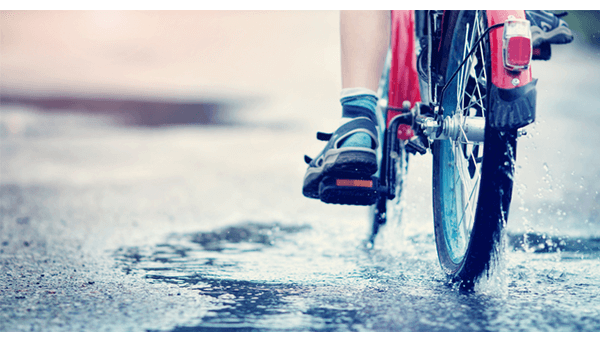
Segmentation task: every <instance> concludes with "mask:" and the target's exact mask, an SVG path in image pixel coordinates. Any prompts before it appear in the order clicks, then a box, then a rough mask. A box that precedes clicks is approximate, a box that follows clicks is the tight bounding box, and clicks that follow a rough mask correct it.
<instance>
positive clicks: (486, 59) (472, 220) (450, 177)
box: [433, 11, 516, 287]
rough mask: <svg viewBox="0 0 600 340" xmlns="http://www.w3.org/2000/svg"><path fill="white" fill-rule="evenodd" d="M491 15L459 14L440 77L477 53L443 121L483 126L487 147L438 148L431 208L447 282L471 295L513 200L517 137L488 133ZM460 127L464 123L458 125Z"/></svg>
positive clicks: (448, 96)
mask: <svg viewBox="0 0 600 340" xmlns="http://www.w3.org/2000/svg"><path fill="white" fill-rule="evenodd" d="M486 29H487V18H486V17H485V11H460V13H459V14H458V15H457V17H456V25H455V26H454V28H453V29H452V34H451V35H448V36H447V37H448V38H450V37H451V43H449V44H444V43H442V46H445V48H442V51H440V52H441V53H440V57H441V58H442V62H441V67H440V68H441V72H440V73H441V74H442V75H443V76H444V77H445V79H446V81H447V80H449V79H450V77H451V76H452V74H453V73H454V72H455V70H456V69H457V68H458V67H459V65H460V63H461V62H462V61H463V60H464V58H465V57H466V56H467V54H468V52H469V51H470V50H471V49H472V48H477V51H476V52H475V53H474V54H473V55H472V56H471V57H470V58H469V60H468V61H467V62H466V63H465V64H464V65H463V66H462V68H461V69H460V71H459V72H458V74H457V76H456V77H455V79H454V80H453V81H452V83H451V84H450V85H449V86H448V88H447V90H446V93H445V94H444V102H443V103H442V106H443V114H444V117H453V118H455V120H454V121H455V122H464V121H465V119H466V118H467V117H469V118H473V117H479V118H484V119H485V121H486V128H485V136H484V142H472V141H469V140H468V139H467V138H466V134H464V130H463V129H462V128H460V129H459V131H460V132H461V133H462V134H463V135H464V139H463V140H462V141H458V140H438V141H435V142H434V144H433V206H434V225H435V238H436V245H437V251H438V256H439V259H440V263H441V266H442V268H443V270H444V271H445V272H446V274H447V275H449V276H450V277H452V278H453V279H455V280H457V281H460V282H462V285H463V287H471V286H472V285H473V284H474V282H475V280H476V279H477V278H478V277H480V276H481V275H482V274H484V273H485V272H486V270H487V269H489V267H490V264H491V262H492V261H493V260H494V258H495V254H497V252H498V251H499V244H500V241H501V232H502V230H503V226H504V225H505V223H506V219H507V216H508V208H509V205H510V200H511V195H512V184H513V181H512V178H513V173H514V160H515V150H516V131H509V132H501V131H497V130H494V129H492V128H490V124H488V119H489V107H490V100H489V97H490V96H489V93H490V86H491V78H492V77H491V58H490V45H489V39H488V38H487V37H486V38H484V39H483V40H482V41H481V42H480V43H479V44H477V46H475V45H476V42H477V41H478V39H479V38H480V37H481V36H482V34H483V32H484V31H485V30H486ZM459 125H460V123H459Z"/></svg>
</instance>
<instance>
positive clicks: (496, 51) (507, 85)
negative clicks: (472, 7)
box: [486, 11, 532, 89]
mask: <svg viewBox="0 0 600 340" xmlns="http://www.w3.org/2000/svg"><path fill="white" fill-rule="evenodd" d="M486 14H487V19H488V27H491V26H492V25H495V24H500V23H503V22H504V21H506V19H508V17H509V16H510V15H512V16H514V17H515V18H516V19H525V11H486ZM503 32H504V30H503V29H502V28H499V29H495V30H493V31H491V32H490V49H491V55H492V83H494V85H496V86H497V87H499V88H502V89H514V88H515V87H521V86H523V85H526V84H528V83H530V82H531V80H532V75H531V66H530V67H529V69H527V70H525V71H521V72H511V71H508V70H507V69H505V68H504V61H503V60H502V58H503V57H502V34H503ZM515 78H517V79H518V80H519V81H518V83H517V86H515V85H513V79H515Z"/></svg>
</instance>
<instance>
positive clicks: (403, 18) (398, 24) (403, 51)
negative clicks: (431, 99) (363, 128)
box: [387, 11, 421, 125]
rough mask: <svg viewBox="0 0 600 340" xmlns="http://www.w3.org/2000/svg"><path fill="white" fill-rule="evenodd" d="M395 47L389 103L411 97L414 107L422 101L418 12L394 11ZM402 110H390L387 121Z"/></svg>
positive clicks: (393, 30) (391, 104)
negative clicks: (418, 63)
mask: <svg viewBox="0 0 600 340" xmlns="http://www.w3.org/2000/svg"><path fill="white" fill-rule="evenodd" d="M391 15H392V27H391V28H392V36H391V49H392V61H391V65H390V75H389V79H388V81H389V89H388V105H389V106H393V107H402V102H404V101H405V100H408V101H410V103H411V107H412V106H414V105H415V103H416V102H420V101H421V93H420V91H419V74H418V73H417V54H416V45H415V12H414V11H392V14H391ZM399 113H400V112H392V111H390V112H388V117H387V124H388V125H389V122H390V120H391V119H392V118H393V117H394V116H396V115H397V114H399Z"/></svg>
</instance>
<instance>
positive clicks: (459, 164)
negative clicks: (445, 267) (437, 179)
mask: <svg viewBox="0 0 600 340" xmlns="http://www.w3.org/2000/svg"><path fill="white" fill-rule="evenodd" d="M485 28H486V23H485V21H484V18H482V17H481V12H479V11H477V12H476V13H475V19H474V20H473V21H471V22H468V25H467V26H466V29H465V32H464V37H463V38H462V39H463V40H462V44H458V45H459V46H461V47H462V51H457V52H460V53H455V55H456V57H455V58H454V59H451V60H450V61H449V63H448V65H456V66H457V65H458V64H459V63H460V62H461V61H462V60H463V58H465V57H466V55H467V54H468V53H469V51H470V50H471V49H472V48H473V47H474V44H475V42H476V41H477V40H478V39H479V37H480V36H481V34H482V33H483V32H484V31H485ZM484 42H485V39H484V40H483V41H482V42H481V43H480V44H483V43H484ZM451 58H452V57H451ZM459 58H460V59H459ZM486 62H487V61H486V58H485V49H484V48H483V46H479V48H478V50H477V51H476V52H475V53H474V54H473V55H472V56H471V57H470V58H469V60H468V61H467V62H466V63H465V65H464V66H463V67H462V69H461V70H460V71H459V73H458V75H457V77H456V79H455V80H454V81H453V83H452V84H450V86H449V87H448V89H447V96H446V98H445V99H446V100H444V105H443V106H444V116H445V117H448V116H450V117H452V118H453V119H456V121H459V122H461V124H459V126H461V127H460V133H461V135H462V137H463V138H464V141H453V140H446V141H443V142H441V143H440V148H441V149H440V151H441V152H440V158H441V159H440V161H441V162H440V164H441V165H440V166H441V167H442V171H441V182H442V183H441V194H442V209H443V216H444V218H443V222H442V223H443V226H444V227H443V232H444V239H445V242H446V248H447V249H448V255H449V257H450V259H451V260H452V262H454V263H456V264H458V263H460V262H461V261H462V259H463V258H464V256H465V254H466V251H467V249H468V243H469V239H470V234H471V230H472V228H473V223H474V220H475V207H476V206H477V204H476V203H477V200H478V198H479V184H480V178H481V165H482V159H483V143H474V142H471V141H469V140H468V139H467V137H466V134H465V133H464V129H463V128H462V125H463V122H464V121H465V119H466V118H467V117H484V118H485V117H486V114H487V112H486V105H485V101H486V94H487V82H488V65H487V64H486ZM454 69H455V68H454ZM454 69H453V68H452V67H448V72H449V73H450V74H449V75H451V74H452V73H453V71H454ZM449 75H447V77H448V76H449Z"/></svg>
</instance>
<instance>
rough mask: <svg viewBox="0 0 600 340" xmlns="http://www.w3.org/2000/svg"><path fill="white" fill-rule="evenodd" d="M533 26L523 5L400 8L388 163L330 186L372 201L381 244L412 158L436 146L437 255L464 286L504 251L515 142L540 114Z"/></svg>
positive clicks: (390, 73) (384, 155) (384, 138)
mask: <svg viewBox="0 0 600 340" xmlns="http://www.w3.org/2000/svg"><path fill="white" fill-rule="evenodd" d="M529 25H530V24H529V21H527V20H526V19H525V12H524V11H393V12H392V44H391V49H390V51H391V52H390V55H391V62H390V64H389V66H388V68H387V71H386V72H384V76H383V77H382V82H381V84H382V85H381V86H380V96H381V98H382V100H381V101H380V103H382V104H381V105H380V106H381V109H380V110H379V111H380V113H379V117H378V119H379V120H380V121H381V124H380V126H385V129H383V131H381V133H380V142H381V143H380V145H382V146H383V147H382V149H381V150H380V154H379V157H378V158H379V162H380V164H379V165H380V166H379V171H378V173H377V174H375V175H374V176H373V177H372V178H371V179H353V178H347V179H345V178H344V179H336V180H335V181H333V180H332V182H331V183H326V185H325V187H324V188H323V189H327V188H326V186H327V185H331V186H336V187H337V188H338V189H343V188H348V190H349V192H350V191H351V192H353V195H354V196H355V201H354V202H352V203H350V204H358V205H371V206H372V209H371V216H372V232H371V236H370V239H369V240H370V242H374V240H375V237H376V235H377V234H378V232H379V230H380V229H381V227H382V226H383V225H385V224H386V223H387V215H386V213H387V211H388V210H389V209H391V208H393V207H395V206H397V204H399V200H400V198H401V195H402V187H403V181H404V178H405V175H406V171H407V170H408V162H409V156H412V155H414V154H424V153H426V152H428V151H430V152H431V153H432V155H433V178H432V180H433V211H434V234H435V241H436V247H437V253H438V258H439V261H440V265H441V267H442V269H443V271H444V272H445V273H446V275H447V276H448V277H449V278H450V279H451V280H452V281H453V282H459V283H460V286H461V287H462V288H472V287H473V285H474V284H475V282H476V280H477V279H478V278H480V277H481V276H482V275H483V274H484V273H486V272H487V270H488V269H489V268H490V266H491V263H492V262H493V261H494V259H495V258H496V256H497V255H498V252H499V245H500V242H501V238H502V231H503V229H504V227H505V225H506V223H507V219H508V212H509V205H510V201H511V196H512V187H513V176H514V169H515V159H516V140H517V137H518V136H519V135H520V133H521V132H520V131H522V128H523V127H525V126H527V125H528V124H530V123H532V122H533V121H534V120H535V99H536V82H537V80H534V79H533V78H532V75H531V68H530V63H531V59H532V47H531V33H530V30H529V29H530V28H529ZM417 43H418V44H419V45H418V46H419V47H420V53H418V54H417V53H416V52H414V51H415V50H416V47H417V45H416V44H417ZM357 192H360V194H357ZM328 203H335V202H328ZM345 204H348V203H347V202H346V203H345Z"/></svg>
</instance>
